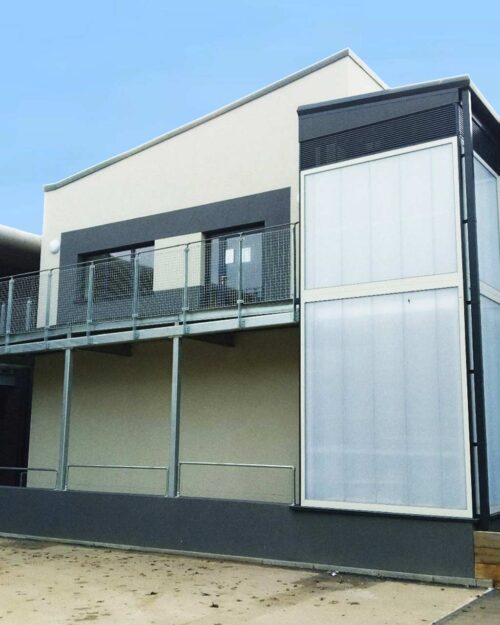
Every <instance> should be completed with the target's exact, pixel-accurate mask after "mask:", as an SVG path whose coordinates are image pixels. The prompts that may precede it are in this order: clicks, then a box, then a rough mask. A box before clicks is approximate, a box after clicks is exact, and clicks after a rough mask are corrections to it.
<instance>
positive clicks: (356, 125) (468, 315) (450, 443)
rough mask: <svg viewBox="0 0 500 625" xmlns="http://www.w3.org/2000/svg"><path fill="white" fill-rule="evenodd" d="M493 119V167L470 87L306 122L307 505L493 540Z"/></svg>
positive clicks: (497, 480)
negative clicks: (447, 521) (451, 523)
mask: <svg viewBox="0 0 500 625" xmlns="http://www.w3.org/2000/svg"><path fill="white" fill-rule="evenodd" d="M481 119H482V120H483V122H482V123H481V121H480V120H481ZM488 124H489V126H490V127H491V129H492V133H493V139H492V141H493V148H491V145H490V154H496V155H497V154H498V146H499V145H500V142H499V141H498V122H497V121H496V118H495V117H494V115H493V114H492V113H491V112H490V111H489V110H487V108H486V106H485V105H484V103H483V102H482V100H480V98H479V96H477V94H475V92H474V91H473V89H472V87H471V86H470V83H469V81H468V79H465V78H464V79H456V80H450V81H441V82H440V83H429V84H427V85H420V86H416V87H412V88H403V89H395V90H389V91H386V92H383V93H380V94H371V95H368V96H359V97H355V98H347V99H345V100H337V101H333V102H326V103H322V104H317V105H308V106H305V107H301V108H300V109H299V126H300V132H299V134H300V142H301V150H300V157H301V189H302V198H301V223H302V235H303V236H302V254H301V259H302V267H301V276H302V279H301V313H302V314H301V319H302V330H301V332H302V337H301V340H302V362H301V385H302V406H301V427H302V468H303V470H302V480H301V502H302V505H303V506H311V507H320V508H337V509H343V510H355V511H371V512H383V513H403V514H408V515H419V516H428V517H429V516H432V517H437V516H441V517H445V518H455V519H458V518H461V519H477V520H478V521H479V522H480V525H481V526H482V527H483V528H484V527H487V526H488V524H489V519H490V513H491V512H492V511H493V512H494V509H495V506H496V507H498V506H499V505H500V504H499V503H498V502H499V501H500V498H499V496H498V495H499V493H500V490H499V486H498V485H499V484H500V452H499V449H500V448H499V447H498V444H497V443H496V442H495V441H497V440H498V439H499V438H500V437H499V436H498V425H496V422H497V421H498V418H497V419H493V415H497V417H498V415H499V413H500V395H499V392H498V388H499V385H498V384H495V383H494V380H493V376H494V375H495V374H494V373H493V372H494V371H496V372H497V373H496V375H497V377H498V371H499V370H500V353H499V351H500V350H498V344H499V343H500V340H499V339H500V322H499V309H500V259H499V238H498V236H499V235H498V233H499V228H498V169H497V170H496V171H495V165H494V164H493V165H492V164H491V161H492V158H491V157H490V165H489V166H488V165H487V163H485V162H484V161H483V160H482V159H481V157H480V156H479V155H478V154H477V151H478V147H476V144H478V140H477V138H476V139H474V140H473V134H474V128H475V126H474V125H476V126H478V127H479V126H480V127H481V128H483V127H484V126H485V125H488ZM476 134H477V132H476ZM483 142H484V141H483ZM495 142H496V143H495ZM490 143H491V141H490ZM483 152H484V150H483ZM493 160H494V158H493ZM496 165H497V166H498V161H497V162H496ZM471 166H472V167H471ZM470 170H471V171H470ZM467 176H469V179H467V185H465V184H464V181H465V179H466V177H467ZM474 176H475V182H474ZM466 189H467V190H468V192H466ZM476 205H477V213H478V214H477V220H476ZM478 246H479V263H478V254H477V247H478ZM478 268H479V269H478ZM478 270H479V274H481V275H479V274H478ZM479 296H481V302H480V299H479ZM481 313H482V317H483V322H482V324H481ZM481 328H482V333H483V335H485V337H484V338H486V336H487V337H488V338H487V339H486V340H484V341H483V340H482V337H481ZM483 343H484V349H483ZM495 346H496V347H495ZM483 353H484V359H483ZM483 361H484V368H483ZM497 382H498V380H497ZM488 417H489V418H488ZM488 437H491V445H490V454H489V455H488V453H487V447H488V446H487V442H489V440H488ZM488 473H489V476H488ZM490 494H491V497H490ZM490 508H492V510H490ZM498 510H499V511H500V508H498Z"/></svg>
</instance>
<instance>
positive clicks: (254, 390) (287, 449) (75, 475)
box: [30, 328, 299, 502]
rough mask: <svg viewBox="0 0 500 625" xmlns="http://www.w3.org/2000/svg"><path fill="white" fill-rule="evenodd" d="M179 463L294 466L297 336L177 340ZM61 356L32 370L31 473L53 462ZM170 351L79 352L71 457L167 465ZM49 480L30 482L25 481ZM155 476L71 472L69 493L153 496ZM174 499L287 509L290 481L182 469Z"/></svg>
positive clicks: (254, 473)
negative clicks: (229, 341)
mask: <svg viewBox="0 0 500 625" xmlns="http://www.w3.org/2000/svg"><path fill="white" fill-rule="evenodd" d="M183 356H184V360H183V380H182V382H183V386H182V417H181V419H182V421H181V442H180V459H181V461H198V462H234V463H258V464H283V465H293V466H297V463H298V447H299V442H298V441H299V414H298V405H299V399H298V391H299V388H298V387H299V337H298V330H297V329H295V328H290V329H281V330H277V329H275V330H268V331H259V332H244V333H240V334H237V335H236V345H235V347H223V346H219V345H214V344H212V343H207V342H202V341H198V340H192V339H186V340H184V350H183ZM62 375H63V356H62V354H50V355H45V356H39V357H38V358H37V362H36V366H35V377H34V391H33V410H32V425H31V440H30V466H49V467H55V466H56V465H57V457H58V435H59V415H60V410H61V394H62ZM170 381H171V343H170V342H168V341H163V342H154V343H153V342H152V343H141V344H135V345H134V348H133V355H132V357H124V356H117V355H111V354H103V353H96V352H89V351H85V352H83V351H78V352H76V354H75V363H74V388H73V405H72V415H71V434H70V450H69V461H70V464H71V463H75V464H127V465H154V466H164V465H166V464H168V450H169V430H170V423H169V410H170ZM50 480H53V477H50V478H49V477H47V476H42V475H40V474H33V475H32V476H31V477H30V484H31V485H33V486H35V485H39V486H42V485H49V484H48V482H50ZM165 484H166V475H165V473H164V472H163V471H139V470H127V471H124V470H110V469H105V470H102V469H71V471H70V478H69V486H70V488H79V489H89V490H102V491H120V492H140V493H152V494H162V493H163V492H165ZM181 492H182V494H185V495H194V496H198V495H199V496H215V497H216V496H221V497H231V498H237V497H241V498H248V499H258V500H269V501H286V502H288V501H291V498H292V492H293V484H292V473H291V472H290V471H287V470H275V469H269V470H265V469H260V468H259V469H243V468H237V469H233V468H213V467H193V466H186V465H185V466H183V468H182V471H181Z"/></svg>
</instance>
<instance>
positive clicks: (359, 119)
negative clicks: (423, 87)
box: [299, 88, 459, 141]
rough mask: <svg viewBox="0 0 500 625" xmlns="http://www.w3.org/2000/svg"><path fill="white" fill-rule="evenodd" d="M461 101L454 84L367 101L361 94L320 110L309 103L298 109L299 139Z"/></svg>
mask: <svg viewBox="0 0 500 625" xmlns="http://www.w3.org/2000/svg"><path fill="white" fill-rule="evenodd" d="M458 101H459V91H458V89H456V88H455V89H446V90H444V91H437V92H432V93H424V94H418V95H399V96H398V97H397V98H396V97H391V98H387V99H382V100H379V101H376V102H368V103H363V101H362V100H361V101H360V99H359V98H358V99H357V100H356V101H355V102H353V103H352V104H349V103H345V104H343V105H342V106H340V105H335V103H332V104H331V105H329V106H328V105H321V104H320V105H318V108H317V110H315V109H314V107H308V108H307V109H306V110H302V111H299V140H300V141H308V140H309V139H315V138H317V137H323V136H325V135H330V134H335V133H338V132H344V131H346V130H351V129H353V128H360V127H362V126H368V125H370V124H377V123H379V122H382V121H385V120H388V119H393V118H395V117H402V116H403V115H411V114H413V113H418V112H420V111H425V110H429V109H434V108H438V107H440V106H445V105H447V104H452V103H455V102H458Z"/></svg>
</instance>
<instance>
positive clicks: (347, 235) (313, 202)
mask: <svg viewBox="0 0 500 625" xmlns="http://www.w3.org/2000/svg"><path fill="white" fill-rule="evenodd" d="M453 154H454V152H453V149H452V145H451V144H447V145H441V146H437V147H432V148H427V149H420V150H416V151H414V152H408V153H404V154H400V155H397V156H391V157H380V158H379V159H377V160H372V161H368V162H365V163H360V164H355V165H347V166H345V167H340V168H337V169H332V170H327V171H324V172H319V173H316V174H310V175H308V176H306V179H305V207H304V210H305V256H306V257H305V277H306V289H314V288H322V287H333V286H340V285H349V284H360V283H365V282H374V281H379V280H390V279H398V278H409V277H415V276H430V275H435V274H443V273H451V272H454V271H456V269H457V259H456V247H457V243H456V213H455V211H456V202H455V188H454V185H455V182H454V181H455V176H454V170H455V168H456V167H457V164H456V162H455V160H454V156H453Z"/></svg>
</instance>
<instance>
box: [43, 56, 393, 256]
mask: <svg viewBox="0 0 500 625" xmlns="http://www.w3.org/2000/svg"><path fill="white" fill-rule="evenodd" d="M380 88H381V86H380V84H379V83H378V82H376V81H375V80H374V78H372V76H371V75H370V74H368V73H367V72H366V71H365V70H364V69H362V68H361V67H360V65H359V64H357V63H356V62H355V61H354V60H353V59H352V58H351V57H344V58H342V59H340V60H339V61H337V62H335V63H332V64H330V65H328V66H326V67H323V68H322V69H319V70H317V71H315V72H313V73H311V74H308V75H306V76H304V77H302V78H300V79H298V80H296V81H294V82H291V83H289V84H287V85H285V86H283V87H281V88H279V89H277V90H275V91H272V92H270V93H267V94H266V95H264V96H262V97H260V98H258V99H256V100H252V101H250V102H248V103H247V104H244V105H243V106H240V107H238V108H235V109H233V110H231V111H229V112H226V113H224V114H223V115H220V116H218V117H215V118H213V119H211V120H209V121H207V122H206V123H203V124H201V125H199V126H196V127H194V128H192V129H190V130H187V131H186V132H183V133H181V134H178V135H176V136H174V137H172V138H170V139H168V140H166V141H163V142H162V143H159V144H157V145H155V146H153V147H150V148H148V149H147V150H145V151H142V152H139V153H137V154H135V155H133V156H130V157H129V158H126V159H124V160H121V161H119V162H117V163H115V164H113V165H110V166H109V167H106V168H104V169H101V170H99V171H96V172H95V173H93V174H91V175H89V176H86V177H84V178H81V179H79V180H76V181H74V182H72V183H71V184H68V185H66V186H64V187H62V188H59V189H57V190H54V191H50V192H47V193H46V194H45V217H44V228H43V241H42V260H41V266H42V267H43V268H54V267H57V266H58V262H59V261H58V255H53V254H50V252H49V250H48V245H49V243H50V241H52V240H54V239H59V238H60V235H61V233H62V232H65V231H70V230H77V229H80V228H87V227H90V226H97V225H100V224H105V223H111V222H117V221H121V220H125V219H132V218H135V217H142V216H146V215H154V214H159V213H164V212H167V211H173V210H178V209H182V208H188V207H191V206H198V205H202V204H207V203H210V202H216V201H220V200H227V199H231V198H237V197H240V196H245V195H252V194H255V193H260V192H263V191H269V190H273V189H279V188H284V187H291V201H292V206H291V210H292V220H297V219H298V197H297V193H298V175H297V174H298V159H299V154H298V150H299V146H298V139H297V127H298V120H297V107H298V106H299V105H301V104H308V103H313V102H318V101H321V100H329V99H333V98H340V97H345V96H349V95H355V94H359V93H365V92H369V91H376V90H379V89H380Z"/></svg>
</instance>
